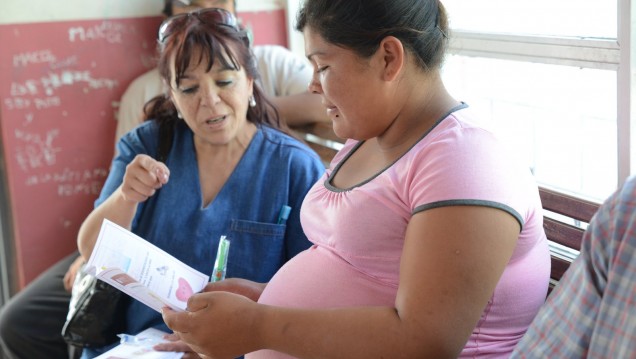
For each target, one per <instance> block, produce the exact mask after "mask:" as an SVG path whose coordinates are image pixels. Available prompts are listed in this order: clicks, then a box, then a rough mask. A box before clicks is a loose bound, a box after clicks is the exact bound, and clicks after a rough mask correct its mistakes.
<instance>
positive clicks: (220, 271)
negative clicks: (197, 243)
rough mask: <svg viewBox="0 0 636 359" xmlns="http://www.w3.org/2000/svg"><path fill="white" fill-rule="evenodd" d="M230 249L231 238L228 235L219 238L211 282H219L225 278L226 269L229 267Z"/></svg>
mask: <svg viewBox="0 0 636 359" xmlns="http://www.w3.org/2000/svg"><path fill="white" fill-rule="evenodd" d="M229 251H230V240H229V239H227V237H226V236H221V239H220V240H219V249H218V250H217V252H216V260H215V261H214V269H213V270H212V277H211V278H210V282H218V281H221V280H223V279H225V270H226V269H227V255H228V253H229Z"/></svg>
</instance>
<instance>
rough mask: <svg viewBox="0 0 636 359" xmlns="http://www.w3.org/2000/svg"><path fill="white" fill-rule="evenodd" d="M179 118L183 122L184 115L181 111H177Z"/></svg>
mask: <svg viewBox="0 0 636 359" xmlns="http://www.w3.org/2000/svg"><path fill="white" fill-rule="evenodd" d="M177 117H179V119H180V120H183V115H182V114H181V112H180V111H177Z"/></svg>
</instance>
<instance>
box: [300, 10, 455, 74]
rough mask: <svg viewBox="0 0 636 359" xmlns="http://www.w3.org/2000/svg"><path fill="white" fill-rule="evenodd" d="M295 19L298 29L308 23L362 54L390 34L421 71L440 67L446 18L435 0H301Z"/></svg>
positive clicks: (367, 53)
mask: <svg viewBox="0 0 636 359" xmlns="http://www.w3.org/2000/svg"><path fill="white" fill-rule="evenodd" d="M296 21H297V25H296V29H297V30H299V31H303V30H304V29H305V28H307V27H309V28H311V29H312V31H315V32H316V33H317V34H319V35H320V36H321V37H322V38H323V39H325V41H327V42H329V43H331V44H334V45H338V46H341V47H344V48H348V49H351V50H352V51H354V52H355V53H357V54H358V55H359V56H361V57H363V58H368V57H370V56H371V55H373V54H374V53H375V52H376V51H377V49H378V47H379V45H380V42H381V41H382V39H384V38H385V37H387V36H394V37H396V38H398V39H399V40H400V41H402V44H404V46H405V47H406V48H407V49H408V50H410V51H411V52H412V53H413V54H414V55H415V56H416V57H417V60H418V63H419V65H420V66H421V67H422V68H424V69H426V70H430V69H436V68H439V67H440V66H441V64H442V61H443V59H444V54H445V52H446V47H447V46H448V36H447V34H448V19H447V15H446V10H445V9H444V6H443V5H442V4H441V2H440V1H439V0H388V1H387V0H305V2H304V4H303V6H302V7H301V9H300V10H299V12H298V16H297V19H296Z"/></svg>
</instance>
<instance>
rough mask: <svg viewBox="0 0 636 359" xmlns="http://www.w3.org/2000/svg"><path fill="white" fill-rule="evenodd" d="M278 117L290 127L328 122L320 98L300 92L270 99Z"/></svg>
mask: <svg viewBox="0 0 636 359" xmlns="http://www.w3.org/2000/svg"><path fill="white" fill-rule="evenodd" d="M270 101H271V102H272V103H273V104H274V106H275V107H276V109H277V110H278V113H279V115H280V117H281V118H282V119H283V120H284V121H285V122H286V123H287V125H288V126H290V127H295V126H303V125H308V124H312V123H316V122H325V123H326V122H330V119H329V117H328V116H327V110H326V109H325V107H324V106H323V105H322V103H321V99H320V96H318V95H316V94H312V93H310V92H302V93H298V94H294V95H288V96H277V97H274V98H271V99H270Z"/></svg>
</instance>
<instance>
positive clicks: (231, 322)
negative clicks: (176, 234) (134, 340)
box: [163, 206, 520, 359]
mask: <svg viewBox="0 0 636 359" xmlns="http://www.w3.org/2000/svg"><path fill="white" fill-rule="evenodd" d="M519 230H520V227H519V224H518V222H517V221H516V220H515V219H514V218H513V217H512V216H511V215H510V214H508V213H506V212H503V211H501V210H498V209H493V208H486V207H475V206H454V207H443V208H437V209H431V210H427V211H424V212H421V213H417V214H415V215H414V216H413V217H412V219H411V222H410V223H409V225H408V228H407V233H406V241H405V246H404V250H403V255H402V262H401V267H400V282H399V288H398V293H397V298H396V302H395V307H394V308H390V307H356V308H340V309H292V308H281V307H274V306H266V305H262V304H257V303H254V302H253V301H251V300H249V299H247V298H245V297H243V296H238V295H235V294H231V293H223V292H211V293H203V294H197V295H194V296H193V297H191V298H190V300H189V302H188V311H186V312H182V313H176V312H173V311H171V310H169V309H165V310H164V312H163V314H164V320H165V321H166V323H167V324H168V326H169V327H170V328H172V329H173V330H174V331H175V332H178V334H179V335H180V337H181V339H182V340H184V341H185V342H186V343H188V344H190V345H191V346H192V348H193V349H194V350H195V351H196V352H198V353H203V354H205V355H208V356H210V357H211V358H233V357H235V356H238V355H240V354H244V353H247V352H250V351H254V350H258V349H273V350H277V351H280V352H285V353H288V354H290V355H293V356H297V357H302V358H348V359H351V358H365V359H367V358H455V357H457V355H458V354H459V353H460V352H461V350H462V349H463V347H464V345H465V343H466V341H467V340H468V337H469V336H470V334H471V333H472V330H473V329H474V327H475V325H476V323H477V322H478V320H479V318H480V316H481V314H482V312H483V310H484V307H485V306H486V304H487V302H488V300H489V298H490V297H491V295H492V293H493V291H494V289H495V287H496V285H497V282H498V281H499V278H500V277H501V274H502V273H503V270H504V268H505V266H506V264H507V263H508V261H509V259H510V256H511V254H512V251H513V249H514V247H515V244H516V241H517V237H518V234H519ZM215 323H223V325H216V324H215ZM211 338H214V339H211Z"/></svg>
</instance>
